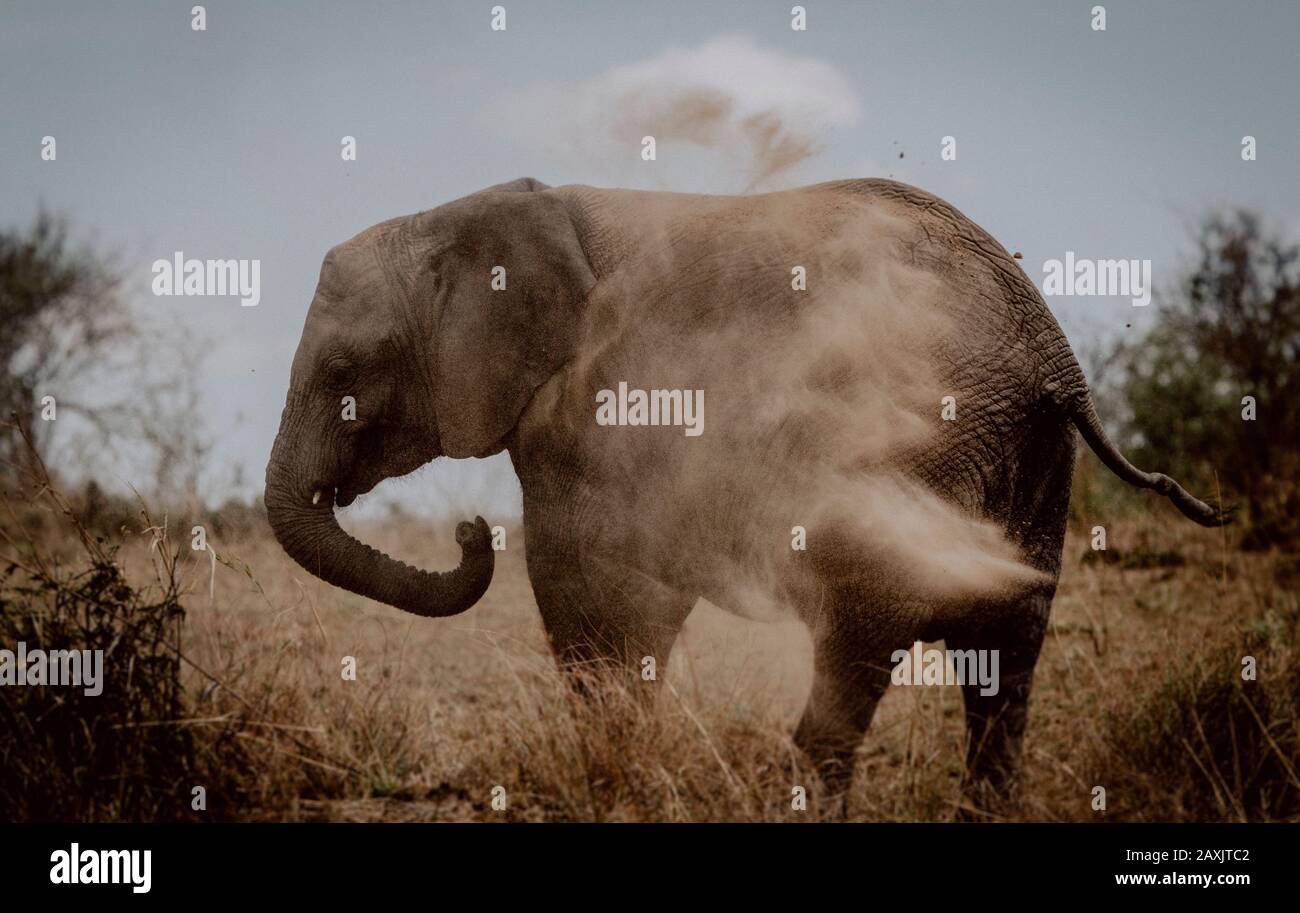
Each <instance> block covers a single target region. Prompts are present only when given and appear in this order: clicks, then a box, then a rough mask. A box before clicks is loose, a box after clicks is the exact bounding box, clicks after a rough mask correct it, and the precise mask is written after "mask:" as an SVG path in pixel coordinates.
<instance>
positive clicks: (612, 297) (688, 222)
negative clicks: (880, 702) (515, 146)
mask: <svg viewBox="0 0 1300 913" xmlns="http://www.w3.org/2000/svg"><path fill="white" fill-rule="evenodd" d="M718 110H721V109H718ZM715 120H716V117H715V112H714V109H713V108H712V107H710V106H702V107H699V108H697V109H696V110H695V115H694V116H693V117H691V118H686V119H684V120H683V124H684V125H686V124H690V125H692V126H691V127H690V129H692V130H698V131H700V132H699V133H696V134H692V135H703V134H705V133H707V132H708V130H710V129H711V127H710V126H709V125H710V124H711V123H713V122H714V121H715ZM684 129H685V126H684ZM594 193H595V197H593V199H595V200H596V201H597V203H596V206H597V207H598V208H599V209H600V211H601V212H602V214H603V215H602V218H604V219H605V220H607V224H608V225H610V226H616V228H614V229H613V230H612V231H610V232H609V235H608V237H609V239H610V244H609V245H608V246H607V250H606V251H605V253H604V255H603V260H602V262H601V263H599V264H598V272H600V273H601V274H602V275H603V276H604V277H605V279H604V282H603V283H602V286H600V287H599V288H598V291H597V294H596V295H595V296H594V300H593V301H592V302H591V304H590V307H589V313H588V321H589V322H588V326H587V334H586V338H585V341H584V342H583V343H582V344H581V345H580V346H579V352H580V353H581V354H580V356H579V357H578V358H577V359H576V360H575V362H574V363H573V364H572V365H571V367H570V371H569V372H568V374H567V377H566V379H565V381H564V384H565V386H566V389H567V393H566V394H563V396H564V400H565V401H566V402H572V401H575V400H577V401H582V402H585V403H586V404H589V405H588V406H587V408H586V409H585V410H584V411H583V412H582V413H581V414H579V415H576V416H573V415H571V416H570V418H569V419H568V420H569V421H574V422H577V423H580V424H581V423H589V422H591V421H592V416H591V413H592V410H593V409H594V398H593V397H594V395H595V392H596V391H598V390H601V389H613V388H614V387H616V386H617V385H618V383H619V382H625V383H626V384H627V385H628V386H629V387H634V388H644V389H669V390H674V389H675V390H702V391H704V392H705V394H706V399H705V408H704V412H705V431H704V433H703V434H702V435H700V436H699V437H689V436H686V435H684V434H682V431H681V429H680V428H671V427H669V428H665V427H636V426H630V427H609V428H602V429H599V430H598V432H597V433H598V434H600V435H602V436H603V440H600V441H599V443H598V447H597V450H598V451H599V455H598V456H597V457H596V460H597V466H596V467H594V472H593V479H596V478H598V479H599V483H598V487H599V490H600V491H601V492H602V493H604V495H605V497H606V498H607V501H606V503H604V504H603V505H602V508H603V509H602V510H601V512H600V514H601V516H602V517H603V518H604V519H603V520H602V522H603V523H604V524H605V526H606V529H605V531H604V533H605V535H604V537H603V538H604V540H605V541H617V542H618V543H619V544H618V548H617V555H616V556H607V557H610V560H619V556H621V557H622V560H624V561H626V563H627V564H628V565H629V566H635V567H637V568H638V570H639V572H640V573H642V574H650V575H651V576H652V577H657V578H658V579H661V580H665V581H666V580H674V579H676V580H680V579H682V578H683V577H687V578H689V579H691V580H693V581H699V583H700V587H701V594H702V595H703V596H704V597H705V598H706V599H708V600H709V601H710V602H712V603H714V604H716V605H719V606H722V607H724V608H727V609H729V610H732V611H737V612H739V613H741V614H745V615H747V616H750V617H758V618H780V617H789V615H790V611H791V607H792V606H803V607H805V608H806V607H807V606H808V605H809V604H810V603H813V602H815V601H816V600H817V599H819V598H822V597H823V596H824V592H823V590H822V588H821V585H822V584H823V583H825V582H826V581H830V582H831V583H832V586H833V587H834V588H836V589H840V590H841V591H842V592H854V593H866V594H869V597H870V598H872V599H878V600H881V601H882V602H885V603H887V604H891V605H900V604H909V605H911V604H917V605H919V606H920V607H921V610H922V611H928V612H944V611H949V610H951V609H952V608H953V607H954V606H955V605H957V604H969V603H970V602H971V601H974V600H982V599H991V598H996V597H998V596H1002V595H1007V594H1009V593H1012V592H1014V591H1016V590H1017V589H1018V588H1020V587H1023V586H1025V585H1027V584H1030V583H1032V582H1034V581H1035V580H1037V579H1038V576H1039V575H1038V574H1037V572H1036V571H1034V570H1033V569H1031V568H1029V567H1027V566H1026V565H1024V564H1023V563H1022V562H1021V560H1020V558H1019V556H1018V554H1017V550H1016V548H1015V547H1014V546H1013V545H1012V544H1011V543H1010V542H1008V541H1007V540H1006V539H1005V537H1004V536H1003V535H1002V533H1001V531H1000V530H998V529H997V528H996V527H994V526H993V525H991V524H989V523H987V522H984V521H982V520H980V519H977V518H976V517H975V516H974V515H973V514H972V513H971V512H970V511H968V510H966V509H964V508H963V507H961V506H959V505H958V504H956V503H954V502H953V500H950V499H949V498H948V497H945V496H944V495H945V494H946V492H945V493H941V492H940V491H936V490H935V489H936V488H938V489H942V488H944V487H945V486H946V481H945V479H944V478H942V476H939V477H936V476H935V475H934V473H929V474H927V473H926V472H924V471H921V470H924V469H925V468H926V466H927V457H926V455H927V454H933V453H935V452H937V451H938V450H939V449H940V448H941V444H942V440H941V437H942V436H943V435H945V434H953V433H954V429H953V427H952V423H945V422H943V421H942V420H941V417H940V412H941V408H942V405H941V400H942V398H943V397H944V396H946V395H954V396H958V397H959V398H960V395H961V393H960V391H958V390H955V389H953V387H952V385H951V382H950V381H949V380H948V378H947V376H946V373H945V370H944V368H943V366H944V365H945V364H948V361H947V359H946V357H945V356H946V355H948V354H951V353H952V352H953V351H955V350H954V349H953V348H952V347H953V345H954V341H955V340H956V338H957V336H958V334H959V333H960V332H961V328H960V327H959V326H958V325H957V324H956V322H955V321H954V319H953V315H952V313H951V311H950V309H949V308H948V307H947V306H946V302H947V300H948V297H949V296H950V295H951V290H950V289H948V288H947V287H946V285H945V282H944V280H942V279H941V278H940V277H939V276H938V275H936V273H935V272H933V271H931V270H929V269H926V268H923V267H921V266H918V265H914V264H913V263H912V262H911V256H912V253H913V252H914V251H915V250H916V249H917V245H924V244H926V243H928V242H927V241H926V240H925V238H924V233H923V232H922V231H921V229H920V228H919V226H918V225H917V224H916V222H915V220H913V219H911V218H910V217H907V216H905V215H903V214H902V213H901V212H900V211H899V210H896V209H894V208H893V206H891V205H887V204H884V203H882V201H880V200H879V199H878V198H877V199H873V198H871V197H870V196H868V195H866V194H864V193H860V192H857V191H853V190H845V189H842V188H841V189H829V188H823V189H820V190H817V191H811V190H808V189H804V190H800V191H793V192H791V191H787V192H779V193H768V194H759V195H751V196H744V197H724V196H703V195H685V194H654V193H644V192H637V191H611V192H606V191H595V192H594ZM795 267H801V268H802V269H803V270H804V272H805V274H806V276H807V288H806V289H805V290H798V289H795V288H794V287H793V286H794V284H795V283H794V282H793V279H792V276H793V272H792V271H793V270H794V268H795ZM553 395H555V396H556V397H557V399H556V402H558V401H559V399H558V397H559V396H561V393H559V392H556V393H554V394H553ZM541 407H542V408H544V407H545V404H544V403H543V404H542V405H541ZM553 420H557V421H560V420H562V419H560V418H559V410H557V412H556V415H555V416H553ZM945 426H947V427H945ZM576 430H578V429H575V431H576ZM585 433H586V434H588V435H589V434H590V431H586V432H585ZM588 439H589V438H588ZM930 459H932V457H931V458H930ZM947 481H951V480H947ZM669 486H670V487H669ZM950 487H951V488H953V489H954V490H955V487H953V486H950ZM795 527H802V528H803V529H804V530H805V531H806V541H807V548H806V550H801V549H798V548H794V547H792V545H793V542H794V538H795V533H794V528H795ZM628 556H630V557H631V560H627V559H628ZM656 562H659V564H658V565H657V566H656ZM867 608H869V607H867Z"/></svg>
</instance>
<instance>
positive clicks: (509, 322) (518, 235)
mask: <svg viewBox="0 0 1300 913" xmlns="http://www.w3.org/2000/svg"><path fill="white" fill-rule="evenodd" d="M524 180H531V179H528V178H526V179H524ZM518 183H519V182H518V181H516V182H512V184H518ZM506 187H511V185H506ZM520 190H524V188H518V189H517V190H513V191H508V192H495V191H490V192H489V191H485V192H481V193H477V194H474V195H473V196H471V197H467V198H465V199H464V200H462V201H461V202H460V204H459V205H460V206H463V210H462V211H461V212H459V213H457V216H456V228H455V234H456V239H455V243H454V245H453V246H452V249H451V251H450V253H449V255H448V256H447V257H445V258H444V259H443V264H442V269H441V270H440V273H441V275H440V276H439V282H440V283H441V284H443V285H444V287H445V288H446V289H447V292H446V297H445V298H444V304H443V309H442V313H441V315H440V317H439V319H438V323H437V328H436V334H437V335H436V340H437V341H436V350H437V376H436V378H435V384H436V386H435V390H436V392H435V395H434V396H435V399H434V410H435V412H436V414H437V423H438V434H439V437H440V438H441V443H442V451H443V453H445V454H447V455H448V456H452V457H466V456H478V455H482V454H485V453H491V452H494V451H495V450H496V449H498V448H499V443H500V441H501V439H502V438H503V437H504V436H505V435H506V434H507V433H508V432H509V431H510V429H512V428H513V427H514V426H515V423H516V422H517V421H518V419H519V415H520V414H521V413H522V412H523V410H524V407H525V406H526V405H527V404H528V401H529V399H531V398H532V395H533V393H534V392H535V391H536V390H537V389H538V388H539V387H540V386H542V385H543V384H544V383H546V381H547V380H548V379H549V378H550V377H551V376H552V375H553V374H554V373H555V372H556V371H557V370H558V369H559V368H560V366H561V365H562V364H563V363H564V362H565V361H567V360H568V359H569V358H570V357H571V356H572V354H573V352H574V349H575V346H576V344H577V339H578V334H579V331H580V320H581V310H582V304H583V302H584V301H585V299H586V297H587V293H588V292H589V291H590V290H591V287H592V286H593V285H595V283H596V278H595V276H594V275H593V274H592V271H591V267H590V266H589V265H588V263H587V257H586V254H585V253H584V252H583V249H582V245H581V244H580V243H579V240H578V234H577V232H576V231H575V229H574V226H573V222H572V221H571V220H570V218H569V214H568V212H567V211H566V210H565V208H564V204H563V203H562V202H561V201H560V200H559V199H558V198H557V197H556V196H555V195H554V194H550V193H545V192H519V191H520Z"/></svg>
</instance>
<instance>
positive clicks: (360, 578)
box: [266, 464, 493, 618]
mask: <svg viewBox="0 0 1300 913" xmlns="http://www.w3.org/2000/svg"><path fill="white" fill-rule="evenodd" d="M266 511H267V516H268V517H269V518H270V521H271V529H272V530H273V531H274V532H275V537H276V539H277V540H279V542H280V545H281V546H283V548H284V550H285V551H286V552H288V553H289V556H290V557H291V558H293V560H294V561H297V562H298V563H299V564H300V565H302V566H303V567H304V568H306V569H307V570H308V571H310V572H311V573H313V574H315V575H316V576H317V577H319V578H320V579H322V580H324V581H325V582H326V583H332V584H333V585H334V586H337V587H342V588H343V589H346V590H350V591H352V592H353V593H358V594H360V595H362V596H366V597H368V598H370V599H375V600H378V601H379V602H384V603H387V604H388V605H391V606H394V607H396V608H399V609H402V610H403V611H406V612H411V613H412V614H414V615H422V616H425V617H429V618H439V617H444V616H447V615H458V614H460V613H461V612H464V611H466V610H467V609H469V608H470V607H471V606H473V605H474V603H476V602H477V601H478V600H479V598H480V597H481V596H482V595H483V593H484V592H485V591H486V590H487V588H488V584H489V583H491V582H492V569H493V552H492V541H491V532H490V531H489V529H488V526H487V523H486V522H485V521H484V520H483V518H482V517H476V518H475V520H474V522H473V523H468V522H463V523H461V524H459V525H458V526H457V527H456V541H457V542H458V543H459V544H460V548H461V559H460V564H459V565H458V566H457V567H456V568H455V569H454V570H451V571H446V572H436V571H424V570H420V569H419V568H415V567H412V566H411V565H409V564H406V563H405V562H402V561H398V560H396V559H395V558H392V557H390V556H389V555H386V554H384V553H383V552H381V551H380V550H379V549H376V548H373V547H371V546H369V545H366V544H365V543H363V542H361V541H359V540H358V539H356V538H354V537H353V536H351V535H349V534H348V533H347V532H345V531H344V530H343V528H342V527H341V526H339V522H338V519H337V518H336V517H335V516H334V498H333V494H332V492H330V493H329V494H328V496H327V497H317V498H315V499H313V496H312V493H310V492H299V491H296V490H295V487H294V486H293V485H292V484H291V483H290V482H289V480H288V474H287V473H285V472H284V470H283V469H277V468H276V467H275V465H274V464H273V465H272V467H271V468H270V469H269V471H268V473H267V485H266Z"/></svg>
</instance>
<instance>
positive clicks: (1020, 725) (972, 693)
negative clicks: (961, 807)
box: [945, 593, 1052, 809]
mask: <svg viewBox="0 0 1300 913" xmlns="http://www.w3.org/2000/svg"><path fill="white" fill-rule="evenodd" d="M1051 601H1052V597H1051V594H1048V593H1040V594H1037V595H1035V596H1033V597H1030V598H1028V599H1026V600H1025V601H1024V602H1023V603H1021V604H1019V605H1018V606H1017V607H1016V609H1015V612H1016V616H1017V617H1015V618H1014V619H1011V621H1013V622H1014V623H1009V624H1007V625H1005V626H1003V627H1001V628H999V629H995V630H986V631H981V632H979V633H978V634H971V635H965V636H960V637H952V638H947V639H946V640H945V644H946V646H947V647H948V649H950V650H982V651H989V650H996V651H997V655H998V677H997V691H996V692H995V693H992V694H985V693H982V691H983V690H987V689H983V688H982V686H981V685H980V684H979V683H978V682H968V683H966V684H963V685H962V686H961V690H962V697H963V698H964V699H965V703H966V734H967V750H966V780H965V782H964V785H963V793H964V795H965V798H966V799H967V800H968V801H969V802H970V803H971V804H973V805H974V806H975V807H976V808H980V809H983V808H991V807H994V806H996V805H997V804H999V803H1000V802H1002V801H1004V800H1006V799H1008V798H1010V796H1011V794H1012V792H1013V790H1014V787H1015V784H1016V777H1017V775H1018V773H1019V770H1020V755H1021V749H1022V746H1023V744H1024V737H1025V724H1026V722H1027V721H1028V717H1029V692H1030V688H1031V686H1032V685H1033V679H1034V665H1035V664H1036V663H1037V662H1038V653H1039V650H1040V649H1041V647H1042V644H1043V633H1044V631H1045V630H1046V627H1047V615H1048V611H1049V609H1050V608H1051Z"/></svg>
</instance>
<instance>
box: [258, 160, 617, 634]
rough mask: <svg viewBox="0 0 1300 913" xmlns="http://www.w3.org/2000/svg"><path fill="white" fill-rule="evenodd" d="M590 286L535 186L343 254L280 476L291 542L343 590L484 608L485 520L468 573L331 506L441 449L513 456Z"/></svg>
mask: <svg viewBox="0 0 1300 913" xmlns="http://www.w3.org/2000/svg"><path fill="white" fill-rule="evenodd" d="M497 267H502V268H503V270H504V271H502V270H498V269H496V268H497ZM494 279H495V280H496V281H495V283H494ZM594 282H595V279H594V277H593V276H592V274H591V270H590V268H589V267H588V264H587V260H586V257H585V255H584V254H583V251H582V247H581V245H580V244H579V241H578V237H577V234H576V232H575V230H574V227H573V223H572V222H571V221H570V218H569V216H568V213H567V212H566V210H565V208H564V206H563V204H562V203H561V201H560V200H559V199H558V198H557V197H556V195H555V194H553V193H547V192H546V187H545V185H542V184H538V183H537V182H536V181H533V180H531V179H523V180H520V181H515V182H512V183H511V184H506V185H498V186H497V187H493V188H490V189H489V190H486V191H482V192H480V193H476V194H474V195H472V196H469V197H465V198H463V199H460V200H457V201H455V202H453V203H448V204H446V205H445V206H441V207H439V208H437V209H433V210H430V211H428V212H424V213H420V214H418V215H414V216H408V217H405V218H400V219H394V220H392V221H389V222H384V223H382V224H380V225H376V226H374V227H373V228H370V229H368V230H366V231H364V232H362V233H361V234H359V235H357V236H356V237H355V238H353V239H352V240H350V241H347V242H345V243H343V244H340V245H339V246H337V247H335V248H334V249H333V250H331V251H330V252H329V253H328V254H327V255H326V257H325V261H324V263H323V265H322V266H321V273H320V281H319V282H318V284H317V286H316V294H315V297H314V298H313V300H312V303H311V308H310V309H309V310H308V312H307V321H306V325H305V326H304V328H303V333H302V340H301V341H300V342H299V344H298V351H297V354H296V355H295V356H294V360H293V369H292V372H291V376H290V381H289V395H288V399H287V402H286V404H285V407H284V413H283V415H282V417H281V419H280V430H279V433H278V435H277V436H276V440H275V446H274V448H273V449H272V452H271V458H270V461H269V463H268V464H267V468H266V508H267V513H268V516H269V518H270V521H271V527H272V529H273V530H274V531H275V536H276V538H277V539H278V540H279V541H280V544H281V545H282V546H283V547H284V549H285V551H287V552H288V553H289V555H291V556H292V557H293V559H294V560H295V561H297V562H298V563H299V564H301V565H302V566H303V567H304V568H306V569H307V570H309V571H311V572H312V573H313V574H315V575H317V576H318V577H320V578H321V579H323V580H325V581H327V582H329V583H332V584H334V585H335V586H340V587H344V588H345V589H348V590H351V591H353V592H355V593H359V594H361V595H363V596H368V597H370V598H372V599H377V600H380V601H382V602H386V603H388V604H389V605H393V606H396V607H397V608H400V609H404V610H406V611H408V612H413V613H415V614H417V615H425V616H444V615H453V614H457V613H459V612H463V611H465V610H466V609H468V608H470V606H472V605H473V604H474V603H475V602H476V601H477V600H478V599H479V597H481V596H482V595H483V593H484V591H485V590H486V589H487V586H488V583H489V582H490V581H491V579H492V566H493V560H492V558H493V556H492V549H491V544H490V536H489V532H488V528H487V524H486V523H485V522H484V521H483V519H482V518H481V517H479V518H477V519H476V521H475V523H473V524H470V523H461V524H460V525H459V527H458V528H457V530H456V539H457V541H458V542H459V544H460V546H461V551H462V556H461V561H460V565H459V566H458V567H457V568H456V569H455V570H452V571H448V572H445V573H436V572H428V571H422V570H419V569H417V568H414V567H411V566H409V565H407V564H404V563H402V562H399V561H396V560H394V559H393V558H391V557H389V556H388V555H386V554H384V553H382V552H380V551H378V550H376V549H374V548H371V547H369V546H367V545H364V544H363V543H361V542H359V541H357V540H356V539H355V538H353V537H352V536H350V535H348V534H347V533H346V532H344V531H343V529H342V528H341V527H340V526H339V524H338V521H337V519H336V518H335V516H334V508H335V507H336V506H339V507H346V506H347V505H348V504H351V503H352V501H353V500H354V499H355V498H356V497H357V496H358V495H361V494H364V493H366V492H368V491H370V490H371V489H372V488H374V487H375V486H376V485H377V484H379V482H381V481H383V480H384V479H387V478H391V477H394V476H400V475H405V474H406V473H409V472H411V471H413V470H415V469H417V468H418V467H420V466H422V465H424V464H425V463H426V462H428V461H430V460H432V459H434V458H435V457H438V456H444V455H445V456H452V457H468V456H488V455H490V454H493V453H497V452H499V451H501V450H502V449H503V448H504V447H505V446H506V445H507V443H508V439H509V436H510V433H511V431H512V429H513V428H514V426H515V424H516V422H517V421H518V419H519V416H520V414H521V413H522V412H523V410H524V408H525V407H526V406H527V404H528V401H529V399H530V398H531V397H532V395H533V393H534V392H535V391H536V390H537V389H538V388H539V387H540V386H541V385H542V384H544V383H545V382H546V381H547V380H548V379H549V378H550V377H551V376H552V375H553V374H554V373H555V372H556V371H557V370H558V369H559V368H560V366H561V365H562V364H563V363H564V361H565V360H566V359H567V358H568V357H569V356H570V355H571V354H572V352H573V348H574V339H575V336H576V333H577V329H578V314H579V310H580V307H581V305H582V302H583V300H584V299H585V297H586V293H587V292H588V291H589V289H590V287H591V286H592V284H594ZM503 284H504V288H503V289H502V288H500V286H502V285H503ZM494 285H495V286H497V288H494Z"/></svg>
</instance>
